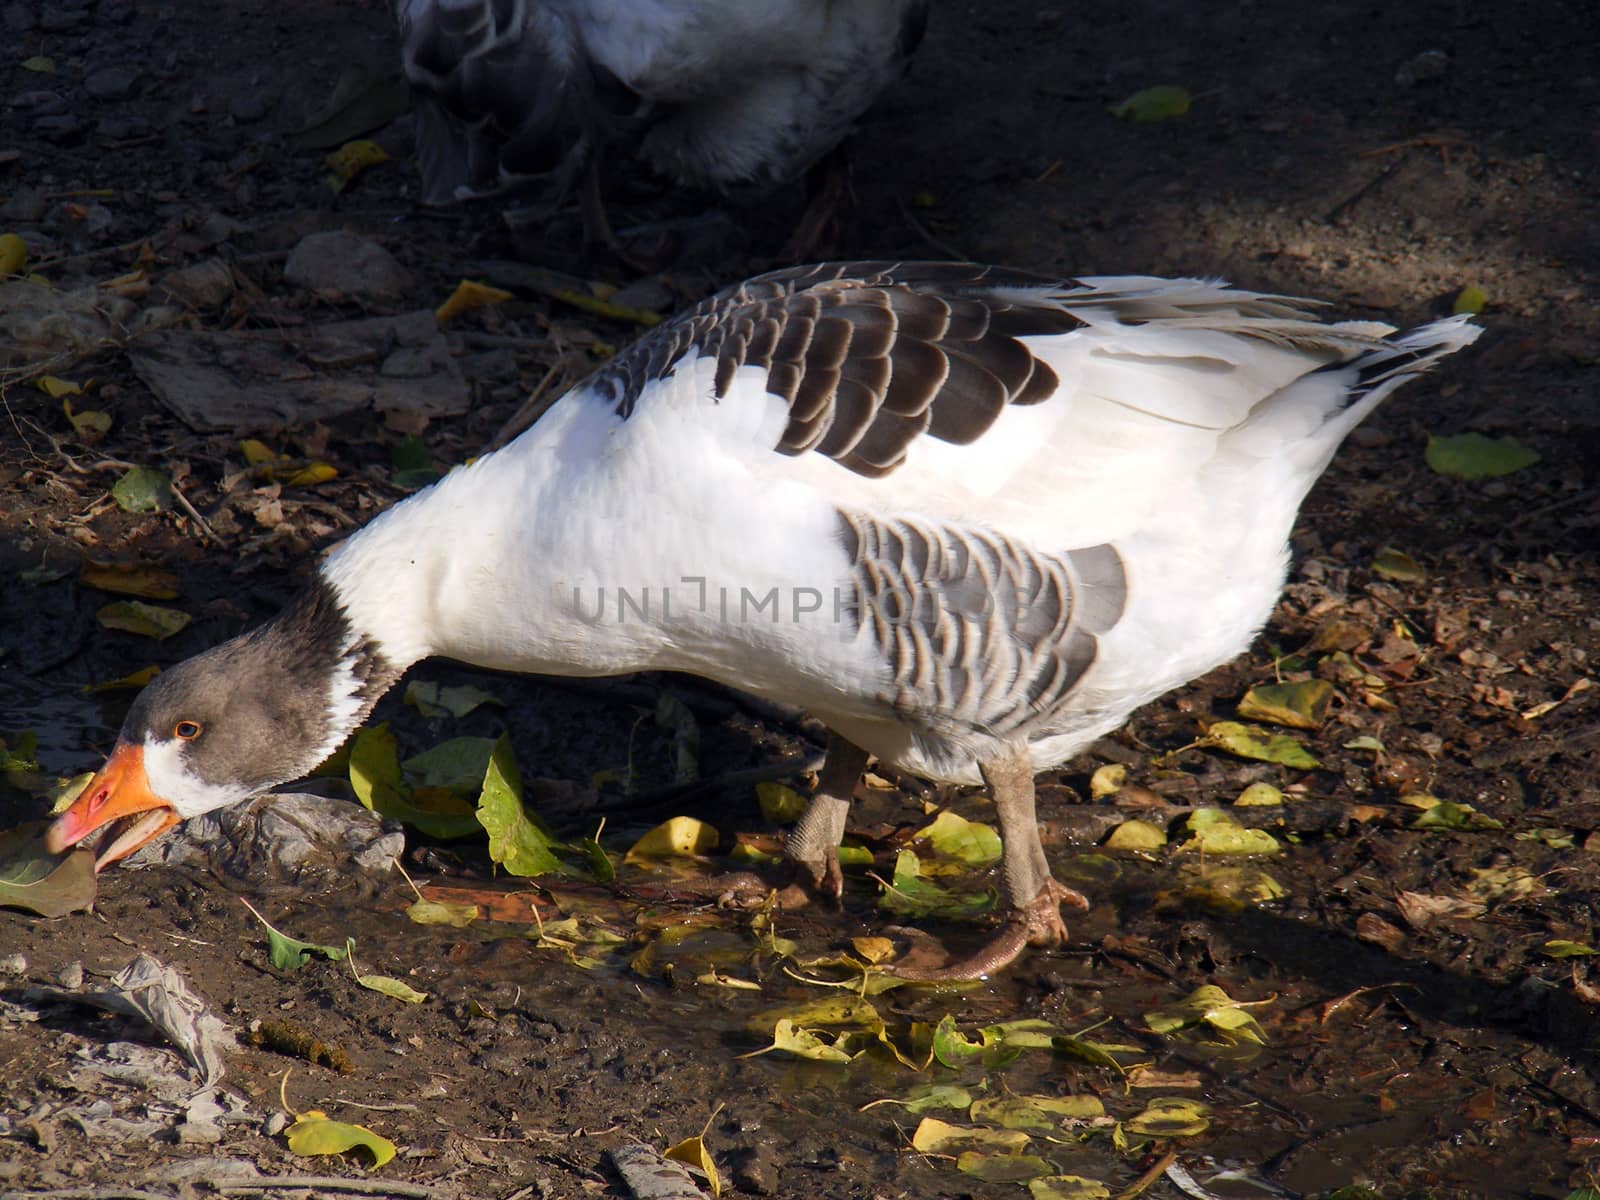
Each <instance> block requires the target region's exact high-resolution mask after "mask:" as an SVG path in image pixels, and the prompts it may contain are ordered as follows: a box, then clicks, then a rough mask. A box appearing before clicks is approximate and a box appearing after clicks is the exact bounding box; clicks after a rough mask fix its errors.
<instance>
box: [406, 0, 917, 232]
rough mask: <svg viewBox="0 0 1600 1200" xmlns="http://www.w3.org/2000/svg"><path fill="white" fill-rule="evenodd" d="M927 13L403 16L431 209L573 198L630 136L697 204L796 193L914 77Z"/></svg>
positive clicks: (508, 0) (623, 7)
mask: <svg viewBox="0 0 1600 1200" xmlns="http://www.w3.org/2000/svg"><path fill="white" fill-rule="evenodd" d="M926 10H927V0H762V2H760V3H750V0H396V15H397V18H398V20H399V25H400V37H401V59H402V62H403V65H404V69H405V73H406V77H407V78H408V79H409V80H410V81H411V84H412V86H413V88H414V90H415V91H416V92H417V94H418V98H419V104H418V145H417V159H418V165H419V167H420V170H421V175H422V179H423V189H424V200H425V201H426V202H427V203H430V204H447V203H450V202H451V201H454V200H459V199H463V198H467V197H471V196H479V195H486V194H494V193H497V192H499V191H502V190H506V189H508V188H510V187H514V186H516V185H518V184H519V183H521V182H524V181H527V180H529V179H536V178H539V177H543V176H548V175H549V174H550V173H551V172H552V171H557V170H559V171H560V174H561V176H562V183H563V186H565V185H569V184H570V183H571V182H572V181H573V180H574V179H575V178H576V176H577V175H578V174H579V172H580V170H581V168H583V167H586V166H592V165H593V163H594V155H595V154H596V153H597V151H598V149H599V147H600V146H601V145H603V144H604V143H606V142H608V141H611V140H613V139H615V138H618V137H621V136H624V135H636V136H639V137H641V138H642V141H641V142H640V143H639V146H638V150H639V153H640V154H641V156H642V157H643V158H644V159H645V160H646V161H647V162H648V163H650V164H651V165H652V166H653V167H654V168H655V169H656V170H658V171H659V172H660V173H662V174H663V175H665V176H667V177H669V178H671V179H675V180H677V181H678V182H680V183H683V184H686V185H689V186H693V187H703V188H713V189H717V190H722V191H727V190H730V189H735V188H744V187H751V188H756V189H765V188H769V187H771V186H774V185H776V184H780V183H784V182H787V181H790V180H793V179H796V178H798V177H799V176H800V174H801V173H802V172H803V171H805V170H806V169H807V168H808V167H810V166H811V165H812V164H813V163H814V162H816V161H817V160H818V159H819V158H821V157H822V156H823V155H824V154H826V153H827V152H828V151H829V150H831V149H832V148H833V147H834V146H835V145H837V144H838V142H839V141H840V140H841V139H842V138H844V136H845V135H846V134H847V133H848V132H849V130H850V127H851V125H852V124H853V123H854V121H855V120H856V118H857V117H859V116H860V115H861V114H862V113H863V112H865V111H866V109H867V107H868V106H869V105H871V103H872V102H873V101H874V100H875V99H876V98H877V97H878V95H879V93H881V92H882V91H883V90H884V89H885V88H887V87H888V86H889V85H890V84H892V83H893V82H894V81H895V80H896V79H898V78H899V77H900V74H901V72H902V71H903V70H904V67H905V64H906V61H907V59H908V58H909V56H910V54H911V52H912V50H913V49H914V48H915V46H916V44H917V41H918V40H919V38H920V37H921V32H922V27H923V24H924V22H925V20H926ZM591 183H592V179H591Z"/></svg>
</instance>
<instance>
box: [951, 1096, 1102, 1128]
mask: <svg viewBox="0 0 1600 1200" xmlns="http://www.w3.org/2000/svg"><path fill="white" fill-rule="evenodd" d="M970 1115H971V1117H972V1119H973V1120H974V1121H982V1122H983V1123H984V1124H986V1125H999V1126H1000V1127H1001V1128H1003V1129H1032V1130H1036V1131H1037V1132H1040V1133H1053V1132H1054V1131H1055V1130H1058V1129H1060V1128H1061V1126H1062V1123H1063V1122H1065V1121H1092V1120H1094V1119H1096V1118H1097V1117H1103V1116H1105V1115H1106V1108H1105V1105H1104V1104H1102V1103H1100V1098H1099V1097H1098V1096H1005V1097H1000V1096H991V1097H988V1098H986V1099H983V1100H976V1101H974V1102H973V1104H972V1112H971V1114H970Z"/></svg>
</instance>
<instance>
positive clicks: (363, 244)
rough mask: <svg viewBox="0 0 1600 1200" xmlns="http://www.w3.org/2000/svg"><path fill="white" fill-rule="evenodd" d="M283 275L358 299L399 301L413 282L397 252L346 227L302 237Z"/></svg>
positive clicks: (311, 287)
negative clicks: (395, 255) (388, 249)
mask: <svg viewBox="0 0 1600 1200" xmlns="http://www.w3.org/2000/svg"><path fill="white" fill-rule="evenodd" d="M283 278H284V280H285V281H286V282H288V283H291V284H293V285H294V286H296V287H302V288H306V289H308V290H309V291H313V292H332V293H336V294H337V295H339V296H346V297H349V298H351V299H355V300H397V299H399V298H400V296H401V295H402V294H403V293H404V291H405V289H406V287H407V286H408V285H409V284H410V282H411V278H410V276H409V275H408V274H407V273H406V271H405V268H403V267H402V266H401V265H400V264H399V263H398V262H396V261H395V258H394V255H392V254H390V253H389V252H388V251H387V250H385V249H384V248H383V247H382V246H380V245H378V243H377V242H374V241H372V240H371V239H369V238H364V237H361V236H359V235H357V234H354V233H347V232H345V231H344V230H333V231H331V232H327V233H313V234H311V235H310V236H308V237H305V238H302V239H301V241H300V244H299V245H298V246H296V247H295V248H294V250H293V252H292V253H290V255H289V261H288V262H287V263H286V264H284V268H283Z"/></svg>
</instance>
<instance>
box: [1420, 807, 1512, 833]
mask: <svg viewBox="0 0 1600 1200" xmlns="http://www.w3.org/2000/svg"><path fill="white" fill-rule="evenodd" d="M1402 802H1403V801H1402ZM1411 827H1412V828H1413V829H1447V830H1451V831H1453V832H1468V833H1475V832H1478V831H1481V830H1487V829H1503V828H1504V826H1503V825H1501V823H1500V822H1499V821H1496V820H1495V819H1494V818H1493V817H1491V816H1490V815H1489V814H1488V813H1481V812H1479V811H1478V810H1477V809H1475V808H1473V807H1472V805H1470V804H1456V803H1455V802H1453V801H1450V800H1439V801H1438V802H1436V803H1434V804H1431V805H1429V806H1428V807H1427V808H1425V809H1423V811H1422V812H1421V813H1419V814H1418V815H1417V819H1416V820H1415V821H1414V822H1412V825H1411Z"/></svg>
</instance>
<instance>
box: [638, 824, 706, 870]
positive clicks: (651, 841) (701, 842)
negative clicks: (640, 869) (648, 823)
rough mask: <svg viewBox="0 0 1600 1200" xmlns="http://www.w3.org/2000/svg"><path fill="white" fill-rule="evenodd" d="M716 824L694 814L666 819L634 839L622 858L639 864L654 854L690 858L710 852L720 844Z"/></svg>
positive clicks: (654, 855) (655, 856)
mask: <svg viewBox="0 0 1600 1200" xmlns="http://www.w3.org/2000/svg"><path fill="white" fill-rule="evenodd" d="M718 840H719V839H718V837H717V828H716V826H715V825H708V824H707V823H706V822H704V821H699V820H696V819H695V818H694V817H673V818H672V819H671V820H669V821H663V822H662V823H661V824H660V825H657V826H656V827H655V828H654V829H652V830H651V831H650V832H649V833H647V834H645V835H644V836H643V837H642V838H640V839H639V840H638V841H637V842H635V843H634V844H633V845H632V846H631V847H630V848H629V850H628V853H627V854H625V855H624V856H623V859H622V861H623V862H625V863H627V864H629V865H632V866H637V865H638V864H639V863H641V862H647V861H649V860H650V859H654V858H687V857H692V856H695V855H700V854H709V853H711V851H713V850H715V849H716V848H717V845H718Z"/></svg>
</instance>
